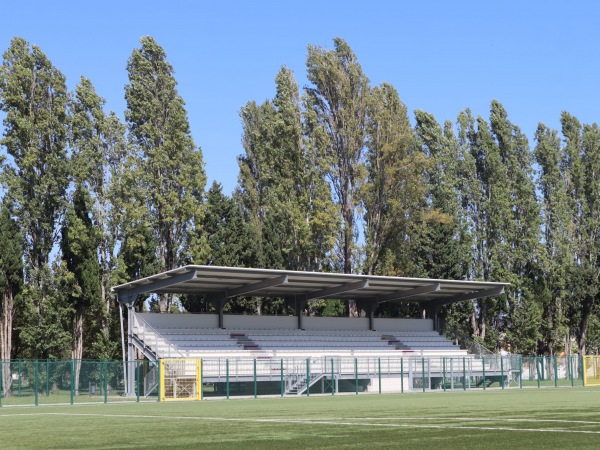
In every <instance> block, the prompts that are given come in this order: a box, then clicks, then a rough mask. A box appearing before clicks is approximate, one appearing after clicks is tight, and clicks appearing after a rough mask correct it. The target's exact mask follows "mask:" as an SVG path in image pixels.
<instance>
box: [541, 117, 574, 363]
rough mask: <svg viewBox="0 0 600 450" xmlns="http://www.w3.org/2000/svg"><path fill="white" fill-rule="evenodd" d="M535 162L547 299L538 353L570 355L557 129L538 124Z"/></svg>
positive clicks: (565, 218)
mask: <svg viewBox="0 0 600 450" xmlns="http://www.w3.org/2000/svg"><path fill="white" fill-rule="evenodd" d="M535 141H536V147H535V153H534V154H535V159H536V162H537V164H538V166H539V167H540V175H539V179H538V189H539V191H540V194H541V196H540V202H541V213H542V219H543V241H542V242H543V250H544V252H543V254H542V255H543V260H542V261H543V264H544V279H545V280H546V283H547V286H548V293H549V295H548V297H547V298H542V299H541V300H542V302H541V306H542V327H541V330H540V332H541V334H542V335H541V340H542V342H543V344H542V348H541V349H540V350H541V351H544V352H551V353H553V352H557V351H560V349H561V348H562V347H563V346H565V350H566V352H567V354H571V345H570V341H571V340H570V336H569V333H568V329H567V323H566V320H565V319H566V307H567V298H568V290H569V271H570V267H571V257H572V254H573V250H572V249H573V246H574V242H573V241H572V240H571V232H570V229H571V226H570V223H571V213H570V210H569V199H568V195H567V183H565V180H566V179H568V176H567V177H566V178H565V176H566V175H567V174H566V173H565V169H566V166H565V164H564V163H563V160H564V154H563V149H562V147H561V140H560V137H559V136H558V132H557V131H556V130H550V129H549V128H548V127H547V126H545V125H543V124H541V123H540V124H539V125H538V128H537V130H536V133H535Z"/></svg>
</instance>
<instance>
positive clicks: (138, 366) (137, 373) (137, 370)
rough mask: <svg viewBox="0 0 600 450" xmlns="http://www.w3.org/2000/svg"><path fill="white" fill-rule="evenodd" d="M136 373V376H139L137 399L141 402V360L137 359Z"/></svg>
mask: <svg viewBox="0 0 600 450" xmlns="http://www.w3.org/2000/svg"><path fill="white" fill-rule="evenodd" d="M135 366H136V367H135V374H136V378H137V383H136V385H137V389H136V393H137V396H136V401H137V402H138V403H139V402H140V389H141V387H142V386H141V377H140V360H139V359H138V360H136V362H135Z"/></svg>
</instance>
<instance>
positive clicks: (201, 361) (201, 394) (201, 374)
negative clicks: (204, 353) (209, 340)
mask: <svg viewBox="0 0 600 450" xmlns="http://www.w3.org/2000/svg"><path fill="white" fill-rule="evenodd" d="M200 400H204V361H203V360H202V359H200Z"/></svg>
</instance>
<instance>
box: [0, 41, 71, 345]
mask: <svg viewBox="0 0 600 450" xmlns="http://www.w3.org/2000/svg"><path fill="white" fill-rule="evenodd" d="M67 101H68V93H67V89H66V85H65V77H64V75H63V74H62V73H61V72H60V71H59V70H58V69H56V68H55V67H54V66H53V65H52V63H51V62H50V60H49V59H48V58H47V57H46V55H45V54H44V53H43V52H42V51H41V50H40V48H39V47H37V46H35V45H34V46H30V45H29V43H27V42H26V41H25V40H24V39H21V38H15V39H13V40H12V42H11V45H10V47H9V48H8V50H7V51H6V52H5V53H4V55H3V62H2V66H1V67H0V109H1V110H2V111H3V112H4V113H5V114H6V116H5V118H4V135H3V138H2V139H1V140H0V145H2V146H3V147H4V148H5V149H6V152H7V153H8V154H9V155H10V156H11V157H12V158H11V160H10V161H8V162H6V163H5V164H4V165H3V168H2V169H3V170H2V184H3V186H4V188H5V189H6V196H7V199H8V200H9V201H10V203H11V205H12V209H13V210H14V216H15V217H16V218H18V222H19V226H20V228H21V230H22V233H23V238H24V261H25V283H26V284H25V288H24V291H25V292H24V297H23V298H24V300H25V301H26V302H27V305H26V306H25V307H24V308H23V311H25V310H27V314H29V317H27V321H26V322H24V323H23V328H22V329H21V333H22V334H23V333H25V334H27V335H29V336H36V335H39V333H40V332H41V331H40V330H48V329H50V328H52V327H54V323H51V322H55V311H53V310H52V309H53V308H54V307H55V306H56V305H55V304H54V303H53V302H46V298H47V296H48V294H49V292H50V290H51V289H52V287H51V285H52V283H53V281H52V276H53V273H52V272H51V270H50V267H49V256H50V252H51V251H52V248H53V246H54V244H55V242H56V239H57V231H58V227H57V223H58V220H59V218H60V216H61V214H62V211H63V209H64V198H65V192H66V189H67V185H68V159H67V151H66V144H67V131H68V129H67V120H68V119H67V111H66V107H67ZM32 339H33V340H31V341H30V342H36V341H37V339H38V338H32ZM37 348H41V347H39V346H38V347H37ZM32 355H33V356H43V355H42V354H36V353H33V354H32Z"/></svg>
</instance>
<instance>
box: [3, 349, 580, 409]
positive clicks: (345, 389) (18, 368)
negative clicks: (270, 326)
mask: <svg viewBox="0 0 600 450" xmlns="http://www.w3.org/2000/svg"><path fill="white" fill-rule="evenodd" d="M126 371H127V372H129V377H130V379H132V380H133V383H134V386H133V388H132V389H131V392H126V385H127V383H126V377H125V373H126ZM172 376H175V377H176V376H177V374H173V375H172ZM181 376H182V377H184V376H185V377H187V378H189V375H187V374H182V375H181ZM199 384H200V385H201V390H200V396H201V397H203V398H204V397H225V398H230V397H235V396H254V397H258V396H265V395H270V396H282V397H283V396H300V395H305V396H309V395H311V394H329V395H336V394H338V393H355V394H359V393H365V392H371V393H380V394H381V393H388V392H390V393H391V392H398V393H402V392H409V391H423V392H425V391H428V390H443V391H452V390H474V389H481V390H486V389H494V388H495V389H515V388H516V389H519V388H542V387H557V388H558V387H575V386H582V385H583V360H582V358H581V357H580V356H553V357H546V356H538V357H534V356H531V357H526V356H518V355H506V356H501V355H480V356H473V355H467V356H459V357H455V356H454V357H423V356H421V357H394V358H392V357H386V358H373V357H357V358H353V357H319V358H307V359H306V358H272V357H263V358H241V357H236V358H205V359H203V360H202V365H201V383H199ZM159 392H160V369H159V365H158V364H156V363H153V362H150V361H147V360H143V361H134V362H131V363H127V364H124V363H123V362H122V361H91V360H58V361H57V360H13V361H3V362H1V363H0V393H1V394H2V395H0V406H7V405H43V404H75V403H90V402H98V403H113V402H123V401H157V400H158V394H159Z"/></svg>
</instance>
